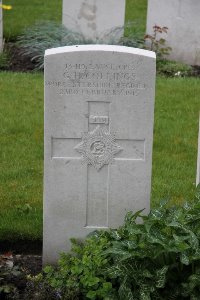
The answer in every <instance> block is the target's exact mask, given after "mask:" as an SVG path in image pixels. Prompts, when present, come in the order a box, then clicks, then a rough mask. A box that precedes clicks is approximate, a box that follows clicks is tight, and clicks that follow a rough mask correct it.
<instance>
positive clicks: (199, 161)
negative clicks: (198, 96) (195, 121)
mask: <svg viewBox="0 0 200 300" xmlns="http://www.w3.org/2000/svg"><path fill="white" fill-rule="evenodd" d="M198 184H200V117H199V138H198V157H197V178H196V185H198Z"/></svg>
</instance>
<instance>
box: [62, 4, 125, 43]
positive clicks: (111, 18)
mask: <svg viewBox="0 0 200 300" xmlns="http://www.w3.org/2000/svg"><path fill="white" fill-rule="evenodd" d="M125 2H126V0H117V1H116V0H75V1H72V0H63V25H65V27H67V28H68V29H70V30H72V31H75V32H79V33H82V34H83V36H84V37H85V38H86V39H91V40H93V41H95V40H98V39H99V38H103V37H104V38H106V40H108V42H109V38H108V37H110V39H112V41H113V40H116V41H117V40H119V39H120V37H122V36H123V32H124V30H123V26H124V19H125ZM116 28H118V30H116ZM105 36H106V37H105Z"/></svg>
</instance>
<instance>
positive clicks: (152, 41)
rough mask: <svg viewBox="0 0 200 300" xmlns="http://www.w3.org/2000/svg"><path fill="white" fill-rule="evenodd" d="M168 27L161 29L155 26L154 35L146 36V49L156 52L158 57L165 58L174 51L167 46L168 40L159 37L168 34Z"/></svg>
mask: <svg viewBox="0 0 200 300" xmlns="http://www.w3.org/2000/svg"><path fill="white" fill-rule="evenodd" d="M167 31H168V27H166V26H164V27H160V26H158V25H155V26H153V34H152V35H151V34H146V35H145V37H144V39H145V40H146V46H145V48H146V49H149V50H151V51H154V52H156V54H157V57H160V58H163V57H164V56H165V55H169V53H170V51H171V50H172V48H171V47H168V46H166V40H165V39H164V38H163V37H161V38H160V36H159V35H161V34H163V33H167Z"/></svg>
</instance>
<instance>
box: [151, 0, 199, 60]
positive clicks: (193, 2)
mask: <svg viewBox="0 0 200 300" xmlns="http://www.w3.org/2000/svg"><path fill="white" fill-rule="evenodd" d="M199 12H200V1H199V0H148V13H147V28H146V33H148V34H152V33H153V26H154V25H158V26H160V27H163V26H166V27H168V33H167V34H162V35H161V36H160V37H162V38H164V39H165V40H166V45H167V46H170V47H171V48H172V51H171V53H170V55H169V56H166V58H168V59H171V60H176V61H180V62H183V63H186V64H190V65H200V30H199V28H200V17H199Z"/></svg>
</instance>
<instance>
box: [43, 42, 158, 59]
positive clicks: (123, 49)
mask: <svg viewBox="0 0 200 300" xmlns="http://www.w3.org/2000/svg"><path fill="white" fill-rule="evenodd" d="M81 51H82V52H84V51H88V52H89V51H93V52H94V51H101V52H103V51H106V52H109V51H110V52H118V53H130V54H135V55H141V56H147V57H151V58H156V54H155V52H153V51H149V50H144V49H139V48H132V47H126V46H116V45H96V44H95V45H75V46H65V47H57V48H52V49H47V50H46V51H45V56H48V55H54V54H59V53H68V52H81Z"/></svg>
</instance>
